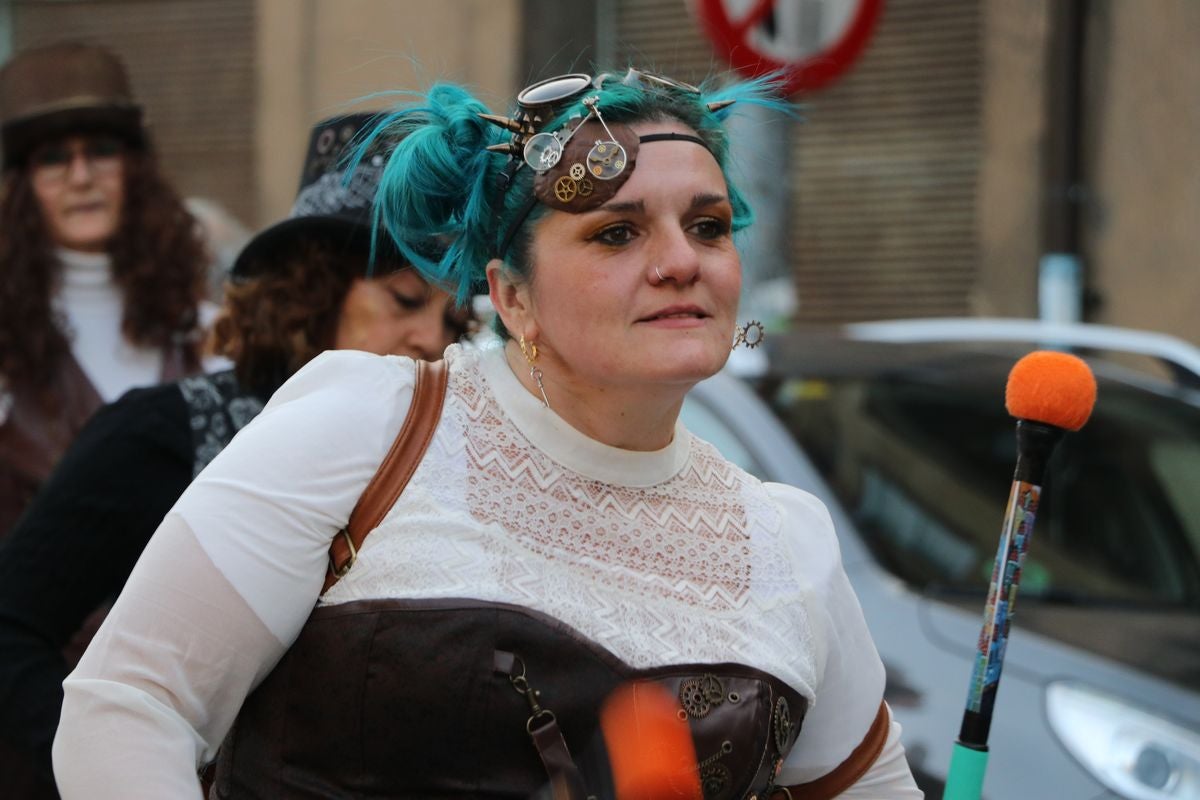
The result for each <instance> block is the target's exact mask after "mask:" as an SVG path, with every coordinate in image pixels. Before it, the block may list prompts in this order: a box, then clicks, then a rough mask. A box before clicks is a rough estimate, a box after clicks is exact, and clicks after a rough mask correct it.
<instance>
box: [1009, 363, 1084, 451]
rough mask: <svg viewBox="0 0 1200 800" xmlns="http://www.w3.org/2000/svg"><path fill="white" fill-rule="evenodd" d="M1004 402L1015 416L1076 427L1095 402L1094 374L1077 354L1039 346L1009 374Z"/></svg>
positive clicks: (1075, 428)
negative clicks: (1044, 348)
mask: <svg viewBox="0 0 1200 800" xmlns="http://www.w3.org/2000/svg"><path fill="white" fill-rule="evenodd" d="M1004 405H1005V407H1006V408H1007V409H1008V413H1009V414H1012V415H1013V416H1014V417H1016V418H1018V419H1028V420H1033V421H1035V422H1044V423H1046V424H1047V425H1054V426H1056V427H1059V428H1063V429H1065V430H1068V431H1077V430H1079V429H1080V428H1082V427H1083V423H1085V422H1087V421H1088V417H1090V416H1091V415H1092V407H1093V406H1095V405H1096V378H1095V376H1093V375H1092V370H1091V368H1090V367H1089V366H1088V365H1087V364H1086V363H1085V362H1084V360H1083V359H1081V358H1078V357H1077V356H1073V355H1070V354H1068V353H1058V352H1054V351H1050V350H1038V351H1036V352H1033V353H1030V354H1029V355H1027V356H1025V357H1024V358H1022V359H1021V360H1020V361H1018V362H1017V363H1016V364H1015V365H1014V366H1013V368H1012V371H1011V372H1010V373H1009V374H1008V385H1007V386H1006V387H1005V389H1004Z"/></svg>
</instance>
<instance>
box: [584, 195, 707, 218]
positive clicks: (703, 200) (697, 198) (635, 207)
mask: <svg viewBox="0 0 1200 800" xmlns="http://www.w3.org/2000/svg"><path fill="white" fill-rule="evenodd" d="M728 202H729V198H728V197H727V196H726V195H723V194H720V193H716V192H712V193H710V192H705V193H703V194H697V195H693V197H692V202H691V204H690V205H689V206H688V208H689V210H694V209H697V208H701V207H703V206H713V205H720V204H721V203H728ZM596 211H608V212H611V213H616V214H629V213H635V214H644V213H645V212H646V203H645V201H644V200H628V201H626V202H623V203H606V204H605V205H602V206H600V207H599V208H597V209H596Z"/></svg>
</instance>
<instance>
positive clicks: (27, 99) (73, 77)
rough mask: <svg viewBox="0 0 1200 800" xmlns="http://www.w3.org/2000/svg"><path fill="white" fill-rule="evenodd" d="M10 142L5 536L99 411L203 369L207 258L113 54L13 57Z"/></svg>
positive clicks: (1, 211)
mask: <svg viewBox="0 0 1200 800" xmlns="http://www.w3.org/2000/svg"><path fill="white" fill-rule="evenodd" d="M0 133H2V135H3V159H4V162H3V163H4V173H3V184H2V186H0V536H3V535H4V534H5V533H6V532H7V531H8V530H9V529H10V528H11V526H12V525H13V523H14V522H15V521H16V519H17V517H18V516H19V515H20V513H21V511H22V509H23V508H24V507H25V505H26V504H27V503H28V502H29V500H30V498H31V497H32V496H33V494H34V492H35V491H36V490H37V488H38V486H39V485H40V484H41V483H42V482H43V481H44V480H45V479H46V477H47V476H48V475H49V473H50V470H51V468H52V467H53V466H54V464H55V462H57V460H58V458H59V456H60V455H61V454H62V452H63V450H64V449H65V448H66V447H67V445H68V444H69V443H70V442H71V440H72V439H73V438H74V436H75V434H76V433H77V432H78V431H79V429H80V427H81V426H82V425H83V423H84V421H86V420H87V418H88V417H89V416H90V415H91V413H92V412H93V411H95V410H96V408H97V407H99V406H100V404H101V403H102V402H105V401H110V400H114V399H116V398H117V397H118V396H119V395H121V394H122V393H124V392H125V390H127V389H129V388H130V387H133V386H144V385H149V384H155V383H159V382H160V381H163V380H171V379H174V378H179V377H182V376H184V375H188V374H191V373H194V372H197V371H198V370H199V367H200V357H199V344H200V339H201V335H200V324H201V320H200V302H201V301H200V298H201V295H202V292H203V286H204V277H205V270H206V264H207V256H206V253H205V248H204V244H203V241H202V239H201V236H200V233H199V230H198V228H197V225H196V222H195V220H194V219H193V218H192V216H191V215H190V214H189V213H188V212H187V211H186V209H185V208H184V206H183V203H182V202H181V200H180V198H179V197H178V195H177V194H176V193H175V191H174V190H173V189H172V188H171V187H170V186H169V185H168V183H167V182H166V180H165V179H164V178H163V176H162V175H161V173H160V171H159V166H158V160H157V158H156V156H155V154H154V151H153V147H152V145H151V143H150V141H149V137H148V135H147V133H146V130H145V128H144V127H143V125H142V112H141V108H140V107H139V106H138V105H137V104H136V102H135V101H134V99H133V96H132V93H131V91H130V87H129V79H128V77H127V75H126V72H125V69H124V66H123V65H122V64H121V62H120V61H119V60H118V59H117V57H116V56H114V55H113V54H112V53H110V52H109V51H107V50H105V49H103V48H100V47H94V46H89V45H83V44H73V43H64V44H56V45H51V46H48V47H43V48H39V49H36V50H29V51H26V52H24V53H21V54H20V55H18V56H16V57H15V58H13V59H12V60H11V61H9V62H8V63H7V64H6V65H5V66H4V68H3V69H2V70H0Z"/></svg>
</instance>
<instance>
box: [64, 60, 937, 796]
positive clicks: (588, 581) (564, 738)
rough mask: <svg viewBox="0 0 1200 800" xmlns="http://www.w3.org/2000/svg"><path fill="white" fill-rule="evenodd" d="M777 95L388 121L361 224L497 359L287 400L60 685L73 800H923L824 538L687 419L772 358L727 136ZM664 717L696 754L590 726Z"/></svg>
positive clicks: (319, 365)
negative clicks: (730, 119)
mask: <svg viewBox="0 0 1200 800" xmlns="http://www.w3.org/2000/svg"><path fill="white" fill-rule="evenodd" d="M771 86H772V84H771V83H770V81H769V80H768V81H753V82H748V83H747V82H733V83H717V82H714V83H712V84H706V85H705V86H704V87H700V88H697V87H692V86H688V85H686V84H681V83H679V82H677V81H673V80H671V79H668V78H664V77H662V76H657V75H653V74H650V73H646V72H642V71H638V70H635V69H630V70H628V71H621V72H617V73H601V74H599V75H595V76H592V75H584V74H572V75H565V76H561V77H559V78H554V79H550V80H548V81H543V82H540V83H538V84H535V85H533V86H531V87H529V88H527V89H525V90H524V91H523V92H521V94H520V95H518V97H517V104H516V107H515V108H514V109H513V110H512V111H511V112H510V115H509V116H504V115H495V114H492V113H490V111H489V109H487V108H486V107H485V106H484V105H483V104H482V103H481V102H480V101H479V100H477V99H476V98H475V97H473V96H472V95H471V94H470V93H469V92H468V91H466V90H465V89H463V88H461V87H458V86H454V85H445V84H443V85H437V86H434V87H433V88H432V89H431V90H430V91H429V92H428V93H427V94H426V95H425V96H422V97H420V98H419V99H418V100H416V101H415V102H414V103H412V104H411V105H406V106H402V107H401V108H399V109H398V110H396V111H394V112H393V113H391V114H389V115H388V116H386V117H385V118H383V119H382V120H381V121H380V122H379V123H378V124H377V125H376V126H375V128H374V130H373V132H372V134H371V136H369V137H368V138H367V139H366V141H365V142H364V144H363V145H362V153H363V157H369V155H368V154H369V153H370V148H371V146H372V145H373V143H374V142H376V141H389V140H393V139H399V143H398V144H397V146H396V149H395V151H394V152H393V153H392V155H391V156H390V157H389V159H388V162H387V166H386V168H385V172H384V178H383V182H382V184H381V186H380V189H379V193H378V195H377V198H376V211H375V214H376V220H377V223H378V228H379V229H380V230H381V231H383V232H386V234H387V236H388V238H389V239H390V240H391V241H392V242H393V243H394V244H395V245H396V246H397V247H398V248H399V249H400V251H401V252H402V253H403V254H404V255H405V257H406V258H408V259H409V260H410V261H411V262H412V263H413V264H414V265H415V266H416V268H417V269H418V270H420V271H421V272H422V273H423V274H424V275H425V276H426V277H427V278H428V279H430V280H431V281H435V282H439V283H442V284H449V285H452V286H455V287H457V290H458V293H459V296H460V298H461V297H465V296H467V295H469V294H471V293H472V292H474V291H476V290H477V289H478V288H479V287H481V286H483V285H484V284H486V285H487V287H488V290H489V294H490V298H491V301H492V304H493V305H494V306H495V308H496V311H497V314H498V317H499V325H498V331H499V333H500V335H501V342H500V343H499V346H497V347H493V348H490V349H488V348H461V347H450V348H448V349H447V351H446V356H445V359H444V360H443V361H442V362H440V363H438V364H418V363H414V362H412V361H408V360H405V359H396V358H391V359H384V358H378V357H374V356H369V355H364V354H357V353H329V354H324V355H322V356H320V357H318V358H316V359H314V360H313V361H312V362H310V363H309V364H308V365H307V366H305V367H304V368H303V369H301V370H300V371H299V372H298V373H297V374H296V375H295V376H294V377H293V378H292V379H291V380H289V381H288V382H287V383H286V384H285V385H284V386H283V387H282V388H281V389H280V390H279V391H278V392H276V394H275V395H274V396H273V397H272V398H271V401H270V403H269V404H268V405H267V408H266V409H265V410H264V411H263V413H262V414H261V415H259V416H258V417H257V418H256V419H255V420H254V422H252V423H251V424H250V425H248V426H247V427H246V428H245V429H243V430H242V432H241V433H240V434H239V436H238V438H237V440H236V441H234V442H233V443H232V444H231V445H230V446H229V447H228V448H226V449H225V450H224V451H222V453H221V454H220V456H218V457H217V458H216V459H215V460H214V461H213V463H212V464H210V465H209V467H208V468H207V469H206V470H205V471H204V472H203V473H201V475H200V476H199V477H198V478H197V480H196V481H195V482H194V483H193V484H192V485H191V486H190V487H189V488H188V490H187V491H186V492H185V493H184V495H183V496H182V497H181V498H180V500H179V502H178V503H176V505H175V506H174V508H173V509H172V510H171V513H169V514H168V515H167V516H166V518H165V519H164V520H163V523H162V525H161V526H160V527H159V529H158V530H157V531H156V532H155V534H154V537H153V539H152V540H151V542H150V544H149V545H148V547H147V548H146V551H145V553H144V554H143V556H142V559H141V561H140V562H139V563H138V566H137V567H136V569H135V570H134V572H133V574H132V575H131V576H130V579H129V582H128V583H127V584H126V586H125V588H124V590H123V591H122V593H121V596H120V597H119V598H118V600H117V602H116V605H115V606H114V609H113V613H112V615H111V616H110V617H109V620H108V622H107V623H106V625H105V628H104V629H102V630H101V632H100V635H99V636H98V637H97V639H96V640H95V641H94V642H93V644H92V646H91V648H89V650H88V652H87V653H86V654H85V655H84V657H83V659H82V661H81V662H80V665H79V667H78V668H77V669H76V670H75V671H74V672H73V673H72V674H71V675H70V676H69V677H68V678H67V679H66V681H65V682H64V690H65V702H64V705H63V716H62V723H61V725H60V727H59V732H58V737H57V739H56V740H55V743H54V766H55V774H56V776H57V777H58V780H59V784H60V786H62V787H63V789H64V795H65V796H66V797H68V798H70V797H85V796H87V797H91V798H96V797H99V798H107V797H114V798H115V797H118V796H119V797H123V798H129V797H132V798H151V797H196V796H198V793H199V790H198V789H197V782H196V778H195V768H196V765H197V764H198V763H201V762H203V761H205V760H207V759H210V758H213V757H214V755H217V748H218V746H219V747H220V750H219V755H218V757H217V767H216V778H215V782H214V783H213V787H212V793H211V794H210V797H215V798H240V797H272V798H301V797H304V798H317V797H362V798H366V797H390V798H429V797H475V798H482V797H496V798H499V797H505V798H533V797H538V798H542V797H546V798H549V797H553V798H555V800H560V799H561V800H584V798H587V797H590V796H595V797H598V798H603V797H612V796H613V794H614V791H618V792H619V788H618V789H614V787H621V786H628V785H629V782H630V781H631V780H632V779H633V778H631V777H630V776H634V777H635V778H637V780H639V781H643V780H644V781H646V783H642V784H640V785H642V786H643V787H649V788H648V789H647V791H645V792H643V793H639V794H636V795H632V796H639V797H641V796H645V797H651V798H665V797H691V798H696V797H700V796H701V795H703V796H704V797H708V798H726V797H729V798H733V797H738V798H748V797H759V798H767V797H771V798H782V797H789V796H790V797H793V798H799V797H804V798H829V797H834V796H842V797H846V798H868V797H869V798H915V797H919V796H920V792H919V790H918V789H917V788H916V786H915V784H914V782H913V779H912V776H911V773H910V771H909V769H908V765H907V762H906V761H905V757H904V752H903V748H902V747H901V745H900V743H899V730H898V726H897V725H896V724H895V723H894V722H893V721H892V720H891V718H890V712H889V711H888V709H887V706H886V704H884V703H883V700H882V698H883V687H884V670H883V665H882V663H881V662H880V659H879V656H878V654H877V653H876V651H875V647H874V645H873V643H872V641H871V637H870V634H869V632H868V629H867V626H866V623H865V621H864V620H863V617H862V612H861V609H860V608H859V605H858V602H857V600H856V598H855V596H854V593H853V590H852V589H851V587H850V584H849V581H848V579H847V577H846V574H845V571H844V570H843V568H842V565H841V561H840V555H839V551H838V544H837V538H836V535H835V533H834V530H833V525H832V522H831V520H830V517H829V514H828V512H827V511H826V510H825V508H824V507H823V506H822V505H821V503H820V502H819V501H818V500H817V499H816V498H814V497H812V496H811V495H809V494H807V493H805V492H803V491H801V490H799V489H796V488H794V487H790V486H783V485H778V484H764V483H761V482H760V481H758V480H756V479H755V478H753V477H752V476H750V475H748V474H747V473H745V472H744V471H742V470H741V469H739V468H738V467H736V466H735V465H734V464H732V463H730V462H729V461H728V460H726V459H725V458H723V457H722V456H721V455H720V453H719V452H718V451H717V450H716V449H715V448H714V447H713V446H711V445H709V444H708V443H706V442H704V441H702V440H700V439H698V438H697V437H695V436H693V435H692V434H690V433H689V432H688V431H687V429H686V428H685V427H683V425H682V424H681V423H680V421H679V411H680V407H681V405H682V403H683V400H684V397H685V395H686V394H687V392H688V391H689V389H690V388H691V387H692V386H693V385H695V384H696V383H697V382H699V381H700V380H703V379H704V378H706V377H708V376H710V375H712V374H713V373H715V372H717V371H718V370H720V369H721V368H722V366H723V365H724V364H725V361H726V359H727V358H728V357H729V353H730V348H731V345H732V344H733V343H734V342H735V341H741V342H745V343H747V344H752V343H755V342H757V340H758V338H759V334H760V333H761V331H760V330H759V329H758V327H757V326H755V325H754V324H753V323H747V324H746V325H745V326H742V327H740V330H739V328H738V326H737V325H736V324H735V323H736V314H737V301H738V295H739V291H740V283H741V280H740V279H741V264H740V261H739V259H738V254H737V250H736V249H735V247H734V244H733V233H734V231H736V230H738V229H740V228H743V227H745V226H746V225H747V224H749V222H750V218H751V213H750V209H749V208H748V206H747V204H746V203H745V201H744V199H743V197H742V195H741V194H740V193H739V192H738V190H737V187H736V185H735V184H734V182H733V181H732V180H731V179H730V177H729V142H728V138H727V134H726V133H725V128H724V125H723V122H724V120H725V119H726V118H727V116H728V115H729V114H730V113H733V112H734V111H735V110H736V108H737V107H738V104H744V103H763V104H771V105H780V103H779V101H777V100H774V99H772V97H771V94H770V91H771ZM434 243H437V244H438V245H440V247H439V248H437V249H434V248H433V244H434ZM735 331H736V333H735ZM443 381H444V382H443ZM443 388H444V395H442V394H441V389H443ZM439 399H440V403H439ZM439 409H440V411H439ZM397 474H398V475H399V476H400V478H399V479H397V480H395V481H393V480H392V476H393V475H397ZM377 487H386V488H387V490H388V491H386V492H385V491H382V490H380V491H378V492H377V491H376V488H377ZM397 489H399V491H398V492H397V491H396V490H397ZM355 531H357V532H358V533H355ZM362 533H367V534H369V535H366V536H365V537H363V536H362V535H361V534H362ZM626 687H628V690H626ZM618 690H619V691H618ZM663 691H665V692H668V693H669V695H670V697H671V698H673V700H671V701H670V703H669V704H668V707H672V708H673V711H671V712H670V714H669V717H668V718H667V719H666V720H664V719H662V718H661V717H656V718H655V724H654V725H647V728H651V727H653V728H655V729H656V730H660V731H664V732H666V731H668V728H669V729H670V730H677V729H679V726H683V727H682V730H683V731H684V732H685V733H684V735H686V736H688V737H689V742H690V743H691V747H690V749H691V750H692V751H694V756H695V757H694V758H690V760H687V761H680V760H678V759H677V758H676V756H678V755H681V754H683V753H684V751H683V750H679V749H672V750H671V753H673V754H674V755H671V754H670V753H668V754H666V755H664V756H663V757H662V758H661V759H659V760H658V761H657V762H654V757H655V753H656V752H659V751H658V749H657V748H656V746H655V742H650V747H649V748H648V749H647V750H646V752H645V753H644V754H639V752H638V751H637V749H636V748H634V749H632V750H631V749H630V748H628V747H624V746H623V743H624V741H625V740H624V738H622V731H624V732H625V733H626V734H629V735H633V734H634V733H635V731H632V730H631V729H628V728H621V727H619V726H618V727H615V728H614V727H612V726H611V725H609V724H608V723H607V722H606V720H612V719H627V718H630V719H633V720H634V722H635V723H637V720H638V719H639V717H638V713H640V712H639V711H638V708H637V703H636V702H635V703H634V706H633V711H634V712H635V713H633V714H625V713H623V712H622V713H621V714H617V715H616V716H615V717H614V716H612V715H608V714H607V713H606V712H607V709H611V708H613V706H610V705H606V702H607V701H608V699H609V698H610V697H612V696H613V693H614V692H616V696H620V697H629V696H632V697H634V698H637V697H639V696H647V697H648V696H651V695H656V693H657V696H661V693H662V692H663ZM630 692H632V695H630V694H629V693H630ZM651 705H661V704H657V703H654V704H650V703H648V704H647V706H646V707H647V708H649V707H650V706H651ZM625 708H628V706H625ZM235 720H236V724H235ZM638 724H640V723H638ZM664 735H666V734H665V733H664ZM663 752H665V751H663ZM606 753H607V754H608V755H607V756H606V755H605V754H606ZM614 754H616V755H614ZM618 755H619V756H620V757H617V756H618ZM639 755H642V756H644V758H645V759H647V761H645V762H642V763H639ZM627 756H629V757H631V758H632V760H631V758H628V757H627ZM652 762H653V763H652ZM651 766H654V768H655V769H656V770H658V772H657V773H656V774H657V777H655V776H654V775H652V774H651V772H652V771H653V770H651V769H650V767H651ZM622 770H624V771H622ZM109 786H112V787H113V788H112V789H111V790H109V789H108V788H107V787H109ZM626 796H631V795H626Z"/></svg>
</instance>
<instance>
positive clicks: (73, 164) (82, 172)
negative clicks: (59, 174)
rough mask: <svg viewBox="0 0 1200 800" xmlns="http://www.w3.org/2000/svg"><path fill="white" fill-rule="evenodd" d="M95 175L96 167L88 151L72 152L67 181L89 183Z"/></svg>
mask: <svg viewBox="0 0 1200 800" xmlns="http://www.w3.org/2000/svg"><path fill="white" fill-rule="evenodd" d="M93 177H95V169H94V166H93V164H92V160H91V159H90V158H89V157H88V155H87V153H85V152H83V151H82V150H77V151H75V152H73V153H71V161H70V162H69V163H68V164H67V183H71V184H87V183H90V182H91V180H92V178H93Z"/></svg>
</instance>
